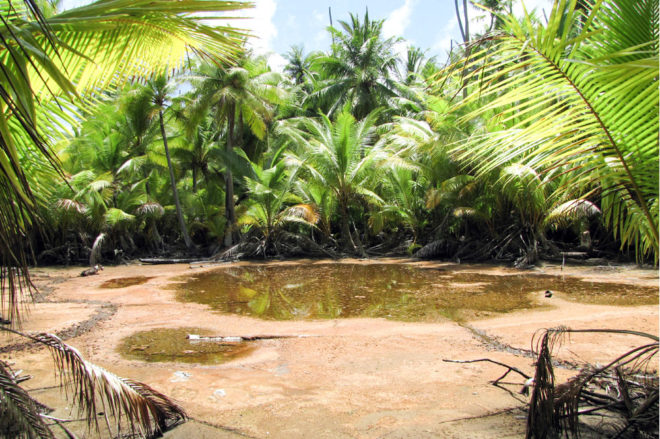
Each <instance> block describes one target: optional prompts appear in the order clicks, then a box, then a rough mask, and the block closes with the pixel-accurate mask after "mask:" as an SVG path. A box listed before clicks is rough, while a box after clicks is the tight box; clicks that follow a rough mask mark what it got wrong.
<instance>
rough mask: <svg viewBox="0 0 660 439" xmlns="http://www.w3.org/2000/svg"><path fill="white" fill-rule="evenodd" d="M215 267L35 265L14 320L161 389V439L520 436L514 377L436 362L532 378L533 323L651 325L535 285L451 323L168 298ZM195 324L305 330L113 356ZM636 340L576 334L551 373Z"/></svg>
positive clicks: (38, 371)
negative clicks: (130, 342)
mask: <svg viewBox="0 0 660 439" xmlns="http://www.w3.org/2000/svg"><path fill="white" fill-rule="evenodd" d="M351 262H354V263H361V262H362V261H356V260H352V261H351ZM379 262H383V260H379ZM387 262H391V263H402V262H409V261H407V260H401V259H392V260H389V261H387ZM269 263H270V264H305V263H316V262H315V261H309V260H299V261H284V262H281V261H280V262H269ZM365 263H368V261H365ZM414 263H415V264H423V265H425V266H432V267H435V266H437V267H444V268H451V267H453V265H451V264H446V263H436V262H414ZM240 264H250V263H249V262H241V263H240ZM220 266H223V265H214V266H206V267H197V268H191V266H189V265H188V264H177V265H157V266H142V265H126V266H117V267H106V268H105V270H104V271H102V272H100V274H99V275H97V276H91V277H79V274H80V271H81V269H80V268H68V269H62V268H37V269H35V270H34V271H33V276H34V279H35V282H36V283H37V285H38V286H39V287H40V288H41V291H42V294H41V295H40V297H39V298H38V300H39V303H37V304H36V305H35V306H34V307H32V310H31V312H30V313H29V315H28V317H27V320H26V321H25V323H24V325H23V329H24V330H26V331H48V332H54V333H58V334H59V335H61V336H63V337H64V338H66V339H67V342H68V343H70V344H71V345H73V346H74V347H76V348H78V349H79V350H80V352H81V353H82V354H83V355H84V356H85V357H86V358H87V359H89V360H91V361H93V362H95V363H96V364H98V365H100V366H102V367H104V368H106V369H108V370H110V371H111V372H113V373H116V374H118V375H120V376H124V377H130V378H133V379H136V380H139V381H142V382H145V383H147V384H149V385H150V386H153V387H154V388H156V389H158V390H159V391H161V392H163V393H165V394H167V395H169V396H171V397H172V398H173V399H174V400H175V401H177V402H178V403H179V404H180V405H182V406H183V407H184V409H185V410H186V411H187V412H188V414H189V415H190V416H191V418H192V420H193V421H192V422H189V423H187V424H184V425H183V426H180V427H178V428H177V429H175V430H173V431H171V432H169V433H168V434H167V435H166V437H171V438H184V437H199V438H203V437H207V438H215V437H217V438H225V437H226V438H234V437H236V438H238V437H251V438H307V437H316V438H383V437H386V438H425V437H429V438H431V437H445V438H466V437H469V438H509V437H510V438H519V437H524V429H525V413H524V411H523V410H522V408H523V407H524V403H525V401H526V397H524V396H522V395H519V394H518V391H519V390H520V387H521V386H520V384H521V382H522V381H521V380H520V379H519V378H520V377H516V376H513V375H510V376H509V377H507V380H508V382H511V383H513V384H511V385H505V387H506V388H508V389H509V390H510V391H511V393H508V392H507V391H505V390H503V389H501V388H497V387H494V386H492V385H491V384H490V383H489V381H491V380H495V379H497V378H498V377H499V376H501V375H502V374H503V373H504V372H505V369H503V368H502V367H500V366H497V365H495V364H491V363H471V364H458V363H447V362H444V361H443V360H446V359H452V360H473V359H478V358H490V359H493V360H496V361H500V362H502V363H506V364H508V365H511V366H515V367H518V368H520V369H521V370H524V371H526V372H527V373H528V374H531V373H532V371H533V361H534V360H533V358H531V357H530V356H528V355H527V352H528V351H529V349H530V342H531V339H532V337H533V335H534V334H535V333H536V332H537V331H538V330H539V329H542V328H550V327H556V326H560V325H565V326H569V327H571V328H576V329H577V328H615V329H633V330H637V331H644V332H648V333H651V334H656V335H657V334H658V305H657V304H654V305H644V306H607V305H592V304H584V303H577V302H574V301H569V300H567V298H566V297H564V295H563V294H562V292H561V291H557V290H554V288H553V287H552V285H546V284H543V285H541V284H539V288H538V291H535V292H532V293H530V294H531V295H532V296H533V298H534V300H535V301H537V302H541V303H542V304H543V306H542V307H539V308H534V309H530V310H522V311H517V312H514V313H508V314H502V315H497V316H494V317H489V318H475V319H472V320H469V321H466V322H462V323H457V322H454V321H450V320H446V321H436V322H430V323H428V322H424V323H408V322H398V321H391V320H386V319H366V318H352V319H335V320H313V321H266V320H259V319H254V318H250V317H244V316H235V315H226V314H219V313H216V312H213V311H210V310H209V309H208V308H207V307H206V306H204V305H199V304H195V303H182V302H179V301H177V300H176V295H175V291H174V290H173V288H172V284H173V283H174V282H177V281H180V280H177V277H178V276H182V275H186V274H190V273H196V272H199V271H203V270H211V269H214V268H217V267H220ZM455 268H457V269H460V270H464V271H465V270H467V271H471V270H472V271H474V272H475V273H489V274H507V273H511V272H513V270H511V269H508V268H502V267H497V266H491V265H460V266H456V267H455ZM524 273H529V275H530V276H534V275H535V274H537V273H544V274H563V275H565V276H577V277H581V278H585V279H589V280H593V281H597V282H615V283H627V284H634V285H639V286H650V287H657V286H658V272H657V270H650V269H639V268H637V267H635V266H632V265H630V266H605V265H604V266H595V267H565V269H564V270H560V267H559V266H557V265H544V266H542V267H540V268H536V269H535V270H528V271H525V272H524ZM134 276H145V277H147V278H148V279H147V280H146V282H145V283H143V284H141V285H133V286H128V287H123V288H113V289H107V288H100V286H101V284H103V283H104V282H106V281H108V280H113V279H114V280H117V279H121V278H129V277H134ZM546 289H553V290H554V295H553V297H552V298H549V299H548V298H545V297H544V291H545V290H546ZM193 327H194V328H201V329H205V330H207V331H208V332H209V333H211V334H215V335H223V336H227V335H241V336H250V335H262V334H269V335H309V336H313V337H304V338H280V339H268V340H260V341H258V342H255V343H254V346H253V349H252V350H250V352H249V353H248V354H245V355H242V356H239V357H237V358H235V359H234V360H232V361H229V362H227V363H224V364H219V365H197V364H186V363H146V362H142V361H136V360H128V359H125V358H124V357H122V356H121V355H120V353H119V352H118V346H119V345H120V344H121V341H122V339H123V338H125V337H127V336H129V335H132V334H133V333H135V332H137V331H144V330H150V329H155V328H193ZM18 342H19V341H18V340H15V339H12V338H4V340H3V341H2V345H4V346H12V345H13V346H14V348H13V349H10V350H9V351H8V352H5V353H3V354H2V355H3V356H4V357H6V358H8V359H9V361H12V362H15V364H16V365H15V367H16V368H19V369H23V370H24V371H25V373H29V374H31V375H34V378H32V379H31V380H29V381H27V382H25V383H24V384H25V387H26V388H27V389H33V392H32V394H33V396H34V397H36V398H37V399H39V400H40V401H42V402H44V403H45V404H47V405H50V406H52V407H61V408H59V409H57V410H56V412H54V414H53V415H54V416H62V417H67V416H71V414H70V412H69V410H67V409H66V408H65V407H66V405H64V404H61V401H60V396H59V394H58V393H57V392H56V391H55V390H54V389H53V388H52V386H53V385H54V384H55V378H54V377H53V373H52V367H51V362H50V358H49V357H50V354H49V353H48V352H47V351H46V350H43V349H36V348H33V347H30V346H27V347H19V346H17V345H16V343H18ZM638 342H639V340H637V339H634V337H633V338H631V337H630V336H620V335H614V334H606V335H603V334H584V335H580V336H573V337H571V339H570V340H569V341H568V342H567V343H566V344H565V345H564V346H563V347H562V348H561V349H560V350H559V351H558V352H557V354H556V358H558V359H560V360H563V361H564V362H565V363H564V367H558V368H557V369H556V373H557V381H558V382H563V381H565V380H566V379H568V378H569V377H571V376H573V375H574V374H575V373H576V371H575V370H573V369H572V368H571V367H570V364H583V363H584V362H590V363H596V362H599V363H606V362H607V361H608V360H610V359H612V357H613V356H616V355H618V354H621V353H623V352H625V351H627V350H629V349H631V348H632V347H634V346H636V345H638ZM74 416H75V415H74Z"/></svg>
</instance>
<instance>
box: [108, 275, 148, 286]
mask: <svg viewBox="0 0 660 439" xmlns="http://www.w3.org/2000/svg"><path fill="white" fill-rule="evenodd" d="M149 279H153V277H147V276H131V277H116V278H114V279H108V280H106V281H105V282H103V283H102V284H101V285H100V288H126V287H132V286H134V285H142V284H144V283H146V282H147V281H148V280H149Z"/></svg>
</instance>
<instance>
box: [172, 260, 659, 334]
mask: <svg viewBox="0 0 660 439" xmlns="http://www.w3.org/2000/svg"><path fill="white" fill-rule="evenodd" d="M488 269H489V268H488V267H485V268H484V269H483V271H488ZM182 279H183V280H184V283H182V284H178V285H177V286H176V288H177V298H178V300H181V301H185V302H196V303H202V304H206V305H209V306H211V307H212V308H213V309H215V310H217V311H221V312H224V313H232V314H241V315H250V316H257V317H260V318H263V319H270V320H292V319H324V318H325V319H334V318H349V317H384V318H388V319H394V320H402V321H440V320H446V319H451V320H455V321H461V320H465V319H471V318H475V317H476V318H479V317H486V316H489V315H492V314H495V313H505V312H510V311H514V310H520V309H528V308H534V307H538V306H540V305H538V304H535V303H533V302H532V300H531V298H530V296H529V293H532V292H542V291H545V290H552V291H556V292H561V293H563V294H564V296H563V297H565V298H567V299H568V300H575V301H579V302H587V303H598V304H608V305H639V304H654V303H657V301H658V289H657V288H650V287H639V286H633V285H626V284H613V283H605V282H588V281H582V280H580V279H577V278H572V277H565V278H564V277H561V276H551V275H544V274H535V273H524V274H518V273H516V274H501V271H500V273H498V274H488V273H483V272H479V273H477V272H468V271H463V270H462V269H461V268H457V269H454V270H452V269H451V268H441V269H437V268H422V267H416V266H411V265H405V264H379V263H371V264H344V263H327V264H325V263H323V264H319V263H316V264H313V265H250V266H236V267H229V268H223V269H218V270H214V271H209V272H205V273H200V274H197V275H195V276H192V277H186V278H182ZM547 303H548V304H551V303H552V302H551V299H550V301H548V302H547Z"/></svg>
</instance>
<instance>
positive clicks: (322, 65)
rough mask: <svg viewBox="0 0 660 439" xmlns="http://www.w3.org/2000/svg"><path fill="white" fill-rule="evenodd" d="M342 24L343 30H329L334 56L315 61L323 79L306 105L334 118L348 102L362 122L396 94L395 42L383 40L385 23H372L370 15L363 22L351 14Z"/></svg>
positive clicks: (378, 21)
mask: <svg viewBox="0 0 660 439" xmlns="http://www.w3.org/2000/svg"><path fill="white" fill-rule="evenodd" d="M339 23H340V25H341V29H342V31H340V30H338V29H335V28H332V27H331V28H330V32H331V33H332V35H333V39H334V40H335V43H334V44H333V45H332V51H331V53H329V54H325V55H320V56H317V57H315V58H314V60H313V61H312V64H313V68H314V69H316V70H318V71H319V72H320V74H321V75H322V77H323V78H324V79H323V81H321V82H319V84H318V85H317V88H318V89H317V90H316V91H314V92H313V93H311V94H310V95H309V97H308V99H307V100H308V102H307V103H306V105H309V106H312V107H314V108H322V109H323V110H324V111H325V112H326V113H327V114H328V115H330V116H332V117H334V115H336V114H338V113H340V112H341V111H342V108H343V107H344V105H345V104H346V103H349V105H350V108H351V110H352V112H353V115H354V116H355V118H356V119H358V120H361V119H364V118H365V117H366V116H367V115H368V114H369V113H371V112H372V111H373V110H375V109H376V108H379V107H383V106H385V104H386V103H387V100H388V99H389V98H391V97H393V96H395V95H396V87H395V80H394V78H393V73H394V71H395V69H396V64H397V58H396V55H395V53H394V50H393V45H394V43H395V40H394V39H392V38H388V39H383V38H382V35H381V32H382V27H383V21H382V20H370V19H369V13H368V12H366V13H365V14H364V19H363V21H360V19H359V17H357V16H356V15H353V14H351V20H350V22H345V21H340V22H339Z"/></svg>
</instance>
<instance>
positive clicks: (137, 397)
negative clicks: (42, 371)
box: [30, 333, 186, 436]
mask: <svg viewBox="0 0 660 439" xmlns="http://www.w3.org/2000/svg"><path fill="white" fill-rule="evenodd" d="M30 338H32V339H33V340H35V341H37V342H39V343H41V344H43V345H46V346H47V347H48V348H49V349H50V351H51V353H52V354H53V359H54V361H55V365H56V366H57V370H58V371H59V376H60V383H61V385H62V386H63V387H64V388H65V389H66V390H67V392H68V393H69V394H70V395H71V397H72V398H73V401H74V403H75V404H76V406H77V407H78V408H79V409H80V410H81V411H82V413H83V415H84V416H85V418H86V419H87V423H88V424H89V425H93V426H96V428H97V429H98V424H97V416H96V414H97V413H98V411H99V410H100V408H101V407H104V410H105V411H107V412H108V413H109V414H110V415H112V416H113V417H114V418H115V420H116V427H117V431H118V432H119V431H121V429H122V428H125V427H123V426H122V422H125V423H126V424H128V428H129V430H130V431H131V432H132V433H139V434H142V435H146V436H150V435H152V434H154V433H155V432H158V431H161V432H162V431H163V430H164V429H165V428H166V427H168V426H170V425H172V424H174V423H178V422H181V421H183V420H185V419H186V414H185V412H184V411H183V409H182V408H181V407H179V406H178V405H176V404H175V403H174V402H173V401H171V400H170V399H169V398H167V397H166V396H165V395H163V394H161V393H159V392H157V391H156V390H154V389H152V388H151V387H149V386H147V385H146V384H143V383H140V382H137V381H132V380H127V379H124V378H120V377H118V376H116V375H114V374H113V373H111V372H108V371H107V370H105V369H103V368H101V367H99V366H97V365H95V364H93V363H90V362H88V361H87V360H85V359H84V358H83V357H82V355H81V354H80V353H79V352H78V350H76V349H75V348H73V347H71V346H69V345H67V344H66V343H63V342H62V340H60V339H59V338H58V337H57V336H55V335H52V334H46V333H41V334H37V335H34V336H30Z"/></svg>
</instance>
